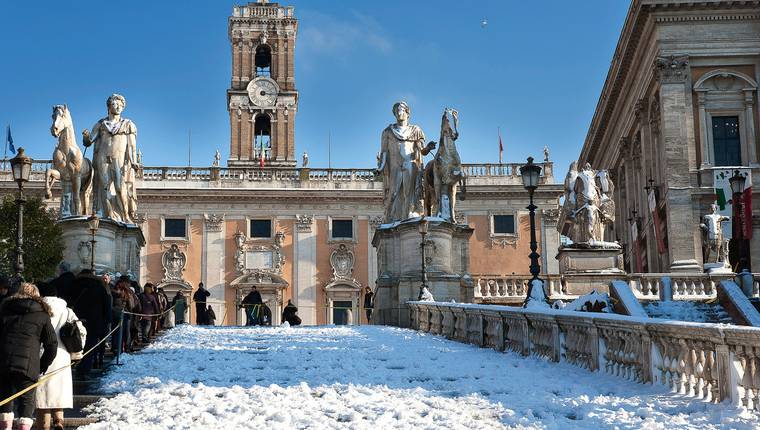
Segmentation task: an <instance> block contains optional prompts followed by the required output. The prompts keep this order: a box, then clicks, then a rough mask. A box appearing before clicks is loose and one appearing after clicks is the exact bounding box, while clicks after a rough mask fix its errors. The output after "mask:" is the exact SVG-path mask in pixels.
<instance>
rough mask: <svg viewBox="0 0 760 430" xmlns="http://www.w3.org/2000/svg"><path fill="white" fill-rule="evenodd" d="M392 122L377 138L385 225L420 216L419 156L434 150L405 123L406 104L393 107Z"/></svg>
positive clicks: (420, 130)
mask: <svg viewBox="0 0 760 430" xmlns="http://www.w3.org/2000/svg"><path fill="white" fill-rule="evenodd" d="M392 111H393V115H394V116H395V117H396V122H395V123H393V124H390V125H388V127H386V128H385V130H383V133H382V135H381V138H380V162H379V165H378V171H379V172H381V174H382V175H383V188H384V190H383V191H384V194H383V204H384V206H385V215H384V216H385V222H386V223H390V222H394V221H403V220H406V219H409V218H415V217H419V216H420V215H422V214H423V211H424V208H423V197H424V196H423V190H422V176H423V175H422V171H423V163H422V161H423V157H424V156H425V155H427V154H428V153H429V152H430V151H432V150H433V149H434V148H435V142H430V143H428V144H427V145H425V134H424V133H423V132H422V129H421V128H420V127H419V126H417V125H413V124H409V116H410V113H411V111H410V109H409V105H407V104H406V102H403V101H401V102H397V103H395V104H394V105H393V109H392Z"/></svg>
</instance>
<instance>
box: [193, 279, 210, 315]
mask: <svg viewBox="0 0 760 430" xmlns="http://www.w3.org/2000/svg"><path fill="white" fill-rule="evenodd" d="M210 295H211V293H209V292H208V290H207V289H206V288H204V287H203V282H200V283H199V284H198V289H197V290H196V291H195V294H193V301H194V302H195V323H196V324H198V325H208V317H207V316H206V299H207V298H208V297H209V296H210Z"/></svg>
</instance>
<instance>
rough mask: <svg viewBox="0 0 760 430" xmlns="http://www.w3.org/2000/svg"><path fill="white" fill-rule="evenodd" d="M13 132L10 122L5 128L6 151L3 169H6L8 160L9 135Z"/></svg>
mask: <svg viewBox="0 0 760 430" xmlns="http://www.w3.org/2000/svg"><path fill="white" fill-rule="evenodd" d="M10 134H11V124H10V123H8V125H7V126H6V128H5V151H3V170H5V162H6V160H8V135H10Z"/></svg>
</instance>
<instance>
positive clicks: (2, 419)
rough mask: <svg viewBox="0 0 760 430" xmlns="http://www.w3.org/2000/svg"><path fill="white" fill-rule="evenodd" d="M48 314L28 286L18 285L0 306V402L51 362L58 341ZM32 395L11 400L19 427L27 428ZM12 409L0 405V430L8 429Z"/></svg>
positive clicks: (30, 414)
mask: <svg viewBox="0 0 760 430" xmlns="http://www.w3.org/2000/svg"><path fill="white" fill-rule="evenodd" d="M52 314H53V312H52V311H51V309H50V306H48V304H47V303H45V302H44V301H43V300H42V299H41V298H40V293H39V291H38V290H37V287H35V286H34V285H32V284H29V283H23V284H21V286H20V288H19V291H18V293H16V294H14V295H12V296H10V297H8V298H6V299H5V300H4V301H3V303H2V304H1V305H0V381H2V383H1V384H0V399H5V398H8V397H10V396H12V395H13V394H15V393H17V392H19V391H21V390H23V389H24V388H26V387H29V386H30V385H33V384H34V383H35V382H36V381H37V380H38V379H39V377H40V374H41V373H45V372H46V371H47V370H48V367H50V364H51V363H52V362H53V359H55V355H56V353H57V349H58V340H57V339H56V334H55V330H54V329H53V325H52V323H51V322H50V316H51V315H52ZM40 345H41V346H42V349H43V352H42V356H40ZM34 393H35V390H29V391H27V392H26V393H24V394H22V395H21V396H19V397H18V398H17V399H16V400H15V402H16V406H17V407H18V417H19V424H20V425H22V424H28V425H29V427H31V424H32V417H33V416H34V407H35V404H34ZM13 407H14V402H8V403H6V404H4V405H3V406H0V413H1V414H0V426H1V427H0V428H11V422H12V421H13V415H14V414H13V412H14V410H13V409H14V408H13ZM29 427H26V428H29Z"/></svg>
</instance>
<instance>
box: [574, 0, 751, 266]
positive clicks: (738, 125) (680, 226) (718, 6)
mask: <svg viewBox="0 0 760 430" xmlns="http://www.w3.org/2000/svg"><path fill="white" fill-rule="evenodd" d="M758 79H760V4H759V3H758V2H756V1H755V2H745V1H712V0H709V1H703V2H686V1H677V0H634V1H633V2H632V4H631V6H630V9H629V12H628V15H627V17H626V20H625V24H624V27H623V30H622V33H621V35H620V39H619V41H618V44H617V48H616V50H615V54H614V57H613V59H612V63H611V65H610V70H609V73H608V75H607V80H606V82H605V84H604V88H603V90H602V94H601V96H600V97H599V102H598V104H597V107H596V111H595V113H594V117H593V120H592V123H591V126H590V129H589V132H588V135H587V138H586V141H585V143H584V146H583V149H582V152H581V154H580V157H579V165H580V166H582V165H583V164H584V163H586V162H589V163H591V165H592V166H593V167H594V168H600V169H609V170H610V171H611V172H613V179H614V181H615V183H616V185H617V187H618V190H619V192H618V196H619V197H618V201H619V204H618V205H617V212H618V213H617V219H618V220H619V221H618V222H617V224H616V226H615V230H616V234H617V238H618V240H620V241H621V242H623V243H625V247H626V267H627V269H628V271H631V272H669V271H674V272H677V271H702V262H703V255H702V252H703V251H702V238H701V231H700V227H699V224H700V219H701V217H702V216H703V215H705V214H707V213H709V212H710V205H711V203H713V202H714V201H715V200H716V189H720V188H721V187H725V184H726V181H725V179H726V178H725V176H726V174H729V175H730V174H731V173H732V172H733V171H735V170H737V169H738V170H740V172H742V173H743V174H748V173H749V174H751V178H752V181H751V182H752V183H754V184H757V183H758V180H760V171H759V170H758V167H760V164H758V144H759V142H758V135H757V130H758V124H759V123H760V118H759V117H758V104H757V103H758V102H757V100H758V87H757V82H758ZM718 182H721V183H720V184H719V183H718ZM750 185H752V184H748V186H750ZM757 189H758V186H757V185H754V186H753V190H757ZM650 190H651V191H652V195H653V196H654V197H655V199H654V202H653V203H655V204H654V205H651V204H650V200H651V198H650V192H649V191H650ZM757 196H758V195H757V192H753V194H752V200H753V201H754V202H755V203H754V204H753V207H755V208H758V204H757V203H756V202H757ZM729 197H730V196H729ZM653 206H656V211H651V210H650V207H653ZM655 214H656V215H657V218H659V222H655V218H656V217H655ZM751 222H752V230H753V231H754V232H755V234H754V235H753V237H754V239H752V240H751V243H750V255H751V262H752V267H755V268H756V267H760V260H759V259H760V242H759V240H760V238H759V237H758V235H757V233H758V232H757V229H758V222H757V215H754V216H753V217H752V220H751ZM658 225H659V230H658V231H656V228H657V226H658ZM658 235H659V238H658ZM658 239H659V240H660V242H659V246H658Z"/></svg>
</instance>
